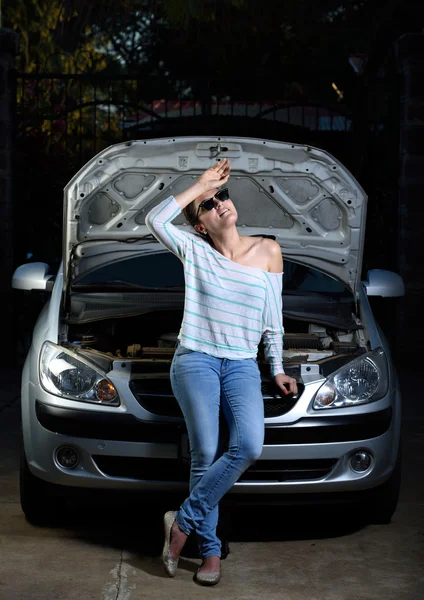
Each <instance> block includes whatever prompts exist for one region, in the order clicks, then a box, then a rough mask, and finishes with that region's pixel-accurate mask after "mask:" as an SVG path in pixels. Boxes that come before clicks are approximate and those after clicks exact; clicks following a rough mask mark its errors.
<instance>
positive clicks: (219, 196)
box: [196, 188, 230, 217]
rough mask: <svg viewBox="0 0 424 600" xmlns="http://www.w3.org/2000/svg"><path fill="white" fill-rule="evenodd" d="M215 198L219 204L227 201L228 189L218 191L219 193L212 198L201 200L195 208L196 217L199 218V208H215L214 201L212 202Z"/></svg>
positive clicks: (228, 196)
mask: <svg viewBox="0 0 424 600" xmlns="http://www.w3.org/2000/svg"><path fill="white" fill-rule="evenodd" d="M215 198H216V199H217V200H220V201H221V202H225V200H229V198H230V194H229V193H228V188H224V189H223V190H219V192H217V193H216V194H215V196H213V198H207V199H206V200H203V201H202V202H201V203H200V204H199V206H198V208H197V214H196V217H198V216H199V210H200V209H201V208H204V209H205V210H212V209H213V208H215V200H214V199H215Z"/></svg>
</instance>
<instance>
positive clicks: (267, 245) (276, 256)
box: [263, 238, 283, 273]
mask: <svg viewBox="0 0 424 600" xmlns="http://www.w3.org/2000/svg"><path fill="white" fill-rule="evenodd" d="M263 247H264V249H265V252H266V254H267V258H268V265H269V266H268V271H271V273H282V272H283V255H282V253H281V247H280V244H279V243H278V242H276V241H275V240H270V239H269V238H263Z"/></svg>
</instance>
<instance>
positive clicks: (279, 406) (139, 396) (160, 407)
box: [130, 377, 304, 418]
mask: <svg viewBox="0 0 424 600" xmlns="http://www.w3.org/2000/svg"><path fill="white" fill-rule="evenodd" d="M130 389H131V392H132V393H133V395H134V397H135V398H136V400H137V402H138V403H139V404H140V405H141V406H142V407H143V408H145V409H146V410H147V411H149V412H150V413H152V414H154V415H158V416H163V417H181V418H182V417H183V414H182V412H181V409H180V407H179V405H178V402H177V401H176V399H175V396H174V395H173V393H172V388H171V382H170V380H169V378H168V377H163V378H154V379H133V380H132V381H131V382H130ZM303 389H304V386H302V385H301V384H298V391H299V396H298V397H297V398H293V397H291V396H289V397H287V398H286V397H284V398H283V397H279V396H276V397H274V389H273V383H272V382H271V381H269V382H267V381H263V382H262V395H263V398H264V412H265V417H266V418H271V417H279V416H281V415H284V414H286V413H287V412H288V411H289V410H290V409H292V408H293V406H294V405H295V404H296V402H297V401H298V400H299V398H300V396H301V394H302V392H303Z"/></svg>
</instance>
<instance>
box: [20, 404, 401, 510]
mask: <svg viewBox="0 0 424 600" xmlns="http://www.w3.org/2000/svg"><path fill="white" fill-rule="evenodd" d="M24 412H25V411H24ZM23 423H24V438H25V451H26V455H27V460H28V463H29V466H30V469H31V471H32V472H33V473H34V475H36V476H38V477H40V478H41V479H44V480H46V481H49V482H52V483H55V484H60V485H64V486H71V487H79V488H97V489H116V490H119V489H122V490H123V489H127V490H144V491H146V492H147V491H149V492H157V491H161V492H180V491H181V492H185V491H186V490H187V489H188V474H189V462H188V457H187V453H186V451H185V449H186V444H187V440H186V434H185V427H184V425H183V424H179V423H175V422H170V423H165V422H162V423H157V422H150V423H146V422H143V421H140V420H139V419H137V418H136V417H134V416H133V415H131V414H128V413H126V414H112V413H110V412H109V413H100V412H99V411H94V410H93V411H90V410H87V409H84V410H76V409H74V408H63V407H58V406H52V405H49V404H46V403H45V402H39V401H34V402H29V403H27V404H26V415H25V414H24V416H23ZM397 443H398V426H397V423H396V419H395V418H394V415H393V414H392V408H391V407H390V406H389V407H387V406H386V407H385V408H383V409H382V410H378V411H376V412H368V413H363V414H359V413H358V414H355V415H346V416H340V415H339V416H331V415H320V416H319V418H316V417H309V416H305V417H304V418H301V419H299V420H298V421H297V422H296V423H294V424H291V425H283V426H282V425H278V426H277V425H271V426H267V427H266V429H265V443H264V447H263V452H262V455H261V457H260V459H259V460H258V461H256V463H255V464H254V465H252V467H251V468H250V469H248V471H246V472H245V473H244V474H243V476H242V478H241V479H240V480H239V481H238V482H237V483H236V484H235V485H234V486H233V488H232V489H231V490H230V493H231V494H242V495H243V497H247V496H249V495H253V496H257V495H262V496H263V497H264V496H265V495H267V496H272V497H274V498H276V499H277V495H284V496H287V495H292V494H305V493H306V494H313V493H321V492H328V493H332V492H336V493H339V492H342V493H343V492H357V491H361V490H367V489H370V488H373V487H376V486H378V485H380V484H381V483H383V482H384V481H385V480H386V479H387V478H388V477H389V476H390V474H391V472H392V470H393V468H394V462H393V460H392V457H393V447H394V444H397ZM60 446H71V447H73V448H74V449H75V450H76V451H77V452H78V454H79V457H80V460H79V463H78V465H77V466H76V467H75V468H74V469H72V470H66V469H63V468H62V467H60V466H59V465H58V463H57V462H56V460H55V454H56V450H57V449H58V448H59V447H60ZM360 449H361V450H366V451H368V452H369V453H370V454H371V455H372V457H373V461H372V464H371V467H370V469H369V470H368V471H366V472H365V473H364V474H359V473H356V472H354V471H353V470H352V469H351V467H350V457H351V455H352V454H353V453H354V452H356V451H358V450H360ZM258 501H260V498H259V497H258Z"/></svg>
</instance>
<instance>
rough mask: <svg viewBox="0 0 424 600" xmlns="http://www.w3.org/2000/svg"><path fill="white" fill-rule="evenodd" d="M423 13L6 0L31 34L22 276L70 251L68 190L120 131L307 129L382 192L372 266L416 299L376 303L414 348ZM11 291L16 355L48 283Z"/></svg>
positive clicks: (14, 90) (15, 165)
mask: <svg viewBox="0 0 424 600" xmlns="http://www.w3.org/2000/svg"><path fill="white" fill-rule="evenodd" d="M422 13H423V10H422V8H417V6H416V5H414V4H413V3H412V2H399V1H395V0H391V1H382V0H372V1H371V0H357V1H353V0H339V1H333V0H324V1H320V2H316V1H312V0H296V1H295V0H290V1H282V2H277V1H275V2H274V1H256V0H185V1H183V0H122V1H120V2H111V1H110V0H106V1H103V2H100V1H91V2H86V1H85V0H84V1H83V0H5V2H4V4H3V23H2V25H3V28H6V30H7V29H9V30H14V31H15V32H16V33H17V34H18V35H19V37H18V38H17V41H16V44H17V47H16V52H15V54H16V56H15V57H14V61H13V64H12V67H11V68H10V69H9V72H8V73H7V78H6V80H5V81H6V85H7V87H8V90H9V93H10V98H11V99H12V101H11V113H10V114H11V123H10V124H9V126H8V127H7V128H5V129H4V133H5V136H6V137H7V136H9V137H10V140H11V144H10V145H9V147H8V149H7V150H6V151H7V152H9V153H10V155H11V161H10V178H9V179H10V181H11V185H10V187H8V188H7V189H8V193H7V194H4V196H3V204H1V210H2V213H3V214H2V215H0V217H1V216H2V217H3V219H2V221H3V223H5V222H6V221H7V222H8V223H10V224H11V225H10V226H8V229H7V231H6V233H7V235H3V237H2V240H1V244H2V250H3V258H2V260H3V262H4V269H3V272H4V273H5V274H6V275H7V277H8V281H10V277H11V274H12V272H13V269H14V268H16V267H17V266H18V265H20V264H22V263H24V262H30V261H34V260H39V261H43V262H47V263H49V264H51V265H52V267H53V268H55V267H56V266H57V265H58V262H59V260H60V255H61V230H62V194H63V188H64V186H65V185H66V183H67V182H68V181H69V179H70V178H71V177H72V176H73V175H74V174H75V173H76V172H77V171H78V169H79V168H80V167H81V166H82V165H84V164H85V162H87V160H89V159H90V158H91V157H92V156H93V155H95V154H97V153H98V152H100V151H101V150H102V149H103V148H105V147H107V146H109V145H111V144H114V143H117V142H120V141H122V140H130V139H141V138H149V137H150V138H152V137H162V136H171V135H201V134H205V135H240V136H246V137H248V136H251V137H262V138H267V139H276V140H281V141H285V142H294V143H305V144H308V145H312V146H316V147H319V148H323V149H325V150H327V151H329V152H330V153H332V154H333V155H334V156H335V157H336V158H337V159H338V160H340V161H341V162H343V163H344V164H345V165H346V166H347V167H348V168H349V169H350V170H351V172H352V173H353V175H354V176H355V177H356V178H357V179H358V181H359V183H360V184H361V185H362V187H363V188H364V189H365V191H366V192H367V194H368V196H369V204H368V220H367V231H366V246H365V257H364V266H363V275H364V277H365V276H366V272H367V270H368V269H370V268H383V269H389V270H393V271H395V272H397V273H400V274H401V275H402V277H403V278H404V281H405V285H406V292H407V293H406V296H405V298H403V299H373V300H372V305H373V309H374V311H375V314H376V317H377V319H378V320H379V321H380V322H381V324H382V326H383V328H384V329H385V331H386V332H387V333H388V335H389V337H390V340H391V342H392V346H393V350H394V354H395V358H396V360H397V361H399V362H402V361H410V360H411V358H413V357H414V356H416V353H417V352H418V351H419V350H420V348H421V336H422V334H423V333H424V332H423V328H422V325H421V323H420V321H419V308H420V302H421V296H422V287H423V285H424V284H423V278H422V276H421V275H422V269H423V267H422V259H423V258H424V252H423V249H422V247H421V246H422V244H421V230H422V226H421V219H422V216H423V215H422V201H421V198H422V192H423V191H424V153H423V151H422V149H421V146H422V141H421V140H422V139H423V138H422V136H421V133H422V131H423V127H424V89H423V88H424V85H423V83H422V81H423V77H422V75H423V72H424V42H423V33H422V32H423V25H424V22H423V14H422ZM9 33H10V32H9ZM1 45H2V46H3V52H4V51H5V44H4V43H3V44H1ZM6 50H9V52H10V45H7V47H6ZM0 92H3V90H0ZM0 125H1V123H0ZM1 153H2V149H1V148H0V161H1V158H2V156H1ZM0 166H1V165H0ZM8 285H9V284H8V282H7V281H6V282H5V287H6V286H7V287H8ZM5 296H6V302H7V304H8V306H9V307H10V310H9V312H8V313H7V314H9V316H10V319H9V325H8V328H9V329H7V331H6V334H7V336H11V337H12V338H14V339H15V343H14V344H13V348H14V349H13V351H12V352H10V348H9V350H8V351H7V352H6V354H7V360H8V361H9V362H16V361H18V362H19V361H20V360H22V357H23V355H24V354H25V351H26V346H27V343H28V340H29V336H30V332H31V328H32V325H33V322H34V319H35V317H36V315H37V314H38V312H39V310H40V308H41V306H42V303H43V302H44V301H45V295H43V294H40V293H35V292H33V293H22V292H17V291H16V290H14V291H12V290H6V293H5Z"/></svg>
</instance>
